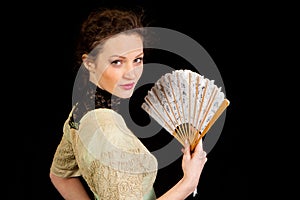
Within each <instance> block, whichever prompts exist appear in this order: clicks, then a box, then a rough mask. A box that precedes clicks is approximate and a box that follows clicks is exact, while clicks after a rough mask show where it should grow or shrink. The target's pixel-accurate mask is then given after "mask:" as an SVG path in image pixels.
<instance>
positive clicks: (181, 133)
mask: <svg viewBox="0 0 300 200" xmlns="http://www.w3.org/2000/svg"><path fill="white" fill-rule="evenodd" d="M168 80H169V83H170V87H171V91H172V96H173V99H174V102H175V106H176V109H177V110H179V107H178V102H177V100H176V98H175V92H174V88H173V86H172V84H171V83H172V81H171V78H170V76H168ZM167 101H168V103H169V105H170V102H169V99H168V98H167ZM170 107H171V111H172V113H173V115H174V118H175V120H176V115H175V114H174V111H173V109H172V106H171V105H170ZM178 115H179V119H180V122H178V121H177V120H176V122H177V124H182V123H183V122H182V121H183V120H182V119H181V115H180V112H178ZM178 129H179V132H178V133H179V135H180V138H181V143H184V141H183V138H184V136H183V134H184V130H183V129H182V126H178Z"/></svg>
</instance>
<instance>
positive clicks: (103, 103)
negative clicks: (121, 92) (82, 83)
mask: <svg viewBox="0 0 300 200" xmlns="http://www.w3.org/2000/svg"><path fill="white" fill-rule="evenodd" d="M83 93H85V95H83V96H82V98H81V99H80V100H78V102H77V104H76V105H75V108H74V111H73V114H72V115H71V117H70V120H69V125H70V127H71V128H75V129H77V130H78V128H79V121H80V119H81V118H82V117H83V116H84V115H85V114H86V113H87V112H88V111H90V110H93V109H97V108H109V109H113V110H114V111H116V112H118V107H119V105H120V98H119V97H116V96H114V95H112V94H111V93H109V92H107V91H105V90H103V89H101V88H99V87H98V86H96V85H95V84H94V83H92V82H89V83H88V85H87V87H86V89H85V90H84V92H83Z"/></svg>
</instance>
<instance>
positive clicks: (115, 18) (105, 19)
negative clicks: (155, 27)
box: [76, 8, 143, 65]
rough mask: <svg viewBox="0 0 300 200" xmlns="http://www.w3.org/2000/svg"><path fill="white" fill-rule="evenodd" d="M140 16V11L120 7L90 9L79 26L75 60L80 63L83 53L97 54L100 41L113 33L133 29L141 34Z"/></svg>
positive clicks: (141, 15)
mask: <svg viewBox="0 0 300 200" xmlns="http://www.w3.org/2000/svg"><path fill="white" fill-rule="evenodd" d="M142 17H143V14H142V13H138V12H134V11H132V10H125V9H120V8H118V9H116V8H115V9H110V8H99V9H97V10H94V11H92V12H91V13H90V15H89V16H88V18H87V19H86V20H85V21H84V22H83V23H82V26H81V30H80V34H79V39H78V44H77V50H76V62H77V63H78V64H79V65H80V64H81V62H82V60H81V56H82V55H83V54H92V55H96V54H98V52H99V50H100V49H101V44H102V42H103V41H105V40H106V39H108V38H110V37H112V36H113V35H116V34H118V33H121V32H124V31H126V32H127V31H128V32H130V31H133V32H134V33H138V34H140V35H141V32H140V30H138V28H142V27H143V23H142ZM141 36H142V35H141ZM96 47H97V48H96Z"/></svg>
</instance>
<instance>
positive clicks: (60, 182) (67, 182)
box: [50, 172, 90, 200]
mask: <svg viewBox="0 0 300 200" xmlns="http://www.w3.org/2000/svg"><path fill="white" fill-rule="evenodd" d="M50 179H51V182H52V183H53V185H54V186H55V188H56V189H57V190H58V192H59V193H60V194H61V195H62V197H63V198H64V199H66V200H90V197H89V195H88V193H87V192H86V190H85V188H84V186H83V185H82V183H81V181H80V179H79V178H76V177H73V178H61V177H58V176H55V175H54V174H53V173H51V172H50Z"/></svg>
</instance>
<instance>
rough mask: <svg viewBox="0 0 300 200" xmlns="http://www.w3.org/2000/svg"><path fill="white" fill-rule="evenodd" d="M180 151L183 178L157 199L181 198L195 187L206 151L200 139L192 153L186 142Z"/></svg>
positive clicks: (186, 195)
mask: <svg viewBox="0 0 300 200" xmlns="http://www.w3.org/2000/svg"><path fill="white" fill-rule="evenodd" d="M182 151H183V153H184V154H183V158H182V170H183V178H182V179H181V180H180V181H179V182H178V183H177V184H176V185H174V186H173V187H172V188H171V189H170V190H168V191H167V192H166V193H165V194H163V195H162V196H161V197H159V198H158V199H157V200H166V199H172V200H183V199H186V198H187V197H188V196H189V195H190V194H191V193H193V191H194V190H195V188H196V187H197V185H198V182H199V179H200V175H201V173H202V170H203V167H204V165H205V163H206V161H207V157H206V152H205V151H203V145H202V139H201V140H200V142H199V143H198V145H197V146H196V148H195V151H194V152H193V153H192V154H191V152H190V147H189V145H188V144H187V145H186V147H185V148H184V149H183V150H182Z"/></svg>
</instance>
